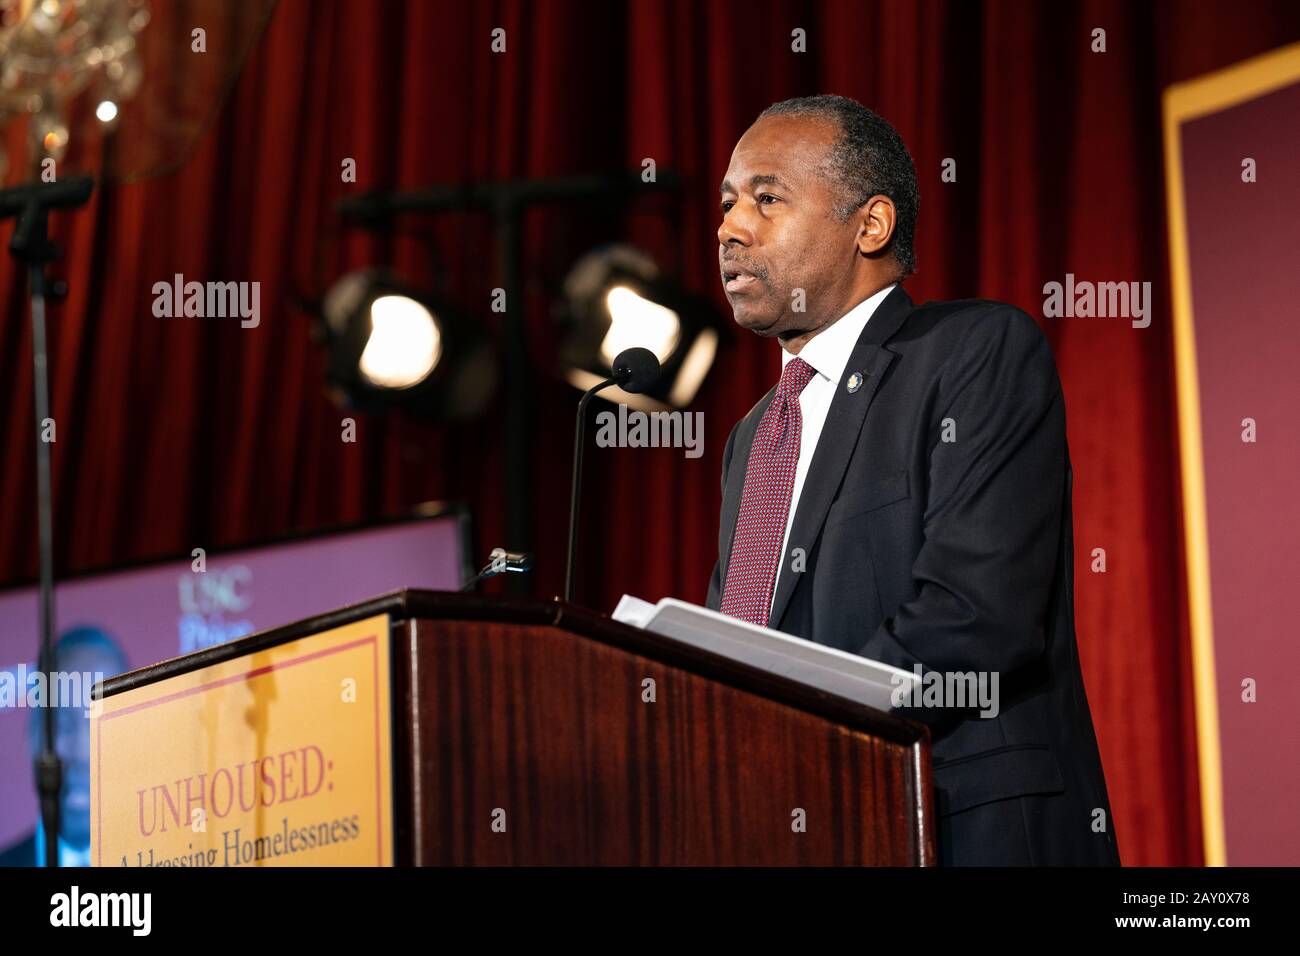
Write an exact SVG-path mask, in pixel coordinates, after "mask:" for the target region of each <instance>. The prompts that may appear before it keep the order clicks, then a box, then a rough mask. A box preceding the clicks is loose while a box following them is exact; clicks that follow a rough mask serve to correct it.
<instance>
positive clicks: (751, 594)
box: [722, 358, 817, 626]
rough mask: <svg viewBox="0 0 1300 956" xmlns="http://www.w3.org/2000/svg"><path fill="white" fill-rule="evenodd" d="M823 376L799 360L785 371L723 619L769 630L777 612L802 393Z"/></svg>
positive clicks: (760, 433)
mask: <svg viewBox="0 0 1300 956" xmlns="http://www.w3.org/2000/svg"><path fill="white" fill-rule="evenodd" d="M815 374H817V373H816V371H815V370H814V369H813V367H812V366H811V365H809V364H808V363H807V362H805V361H804V360H803V359H799V358H795V359H791V360H790V361H789V362H787V363H786V365H785V368H784V369H782V371H781V381H780V382H779V383H778V384H777V386H776V394H775V395H773V396H772V403H771V404H770V405H768V406H767V411H766V412H764V413H763V418H762V420H761V421H759V423H758V430H757V431H756V432H754V443H753V444H752V445H751V446H750V449H749V466H748V467H747V468H746V469H745V488H744V491H742V492H741V494H740V515H739V516H738V517H737V519H736V533H735V535H734V536H733V538H732V541H731V560H730V562H729V563H728V564H727V582H726V584H725V585H724V586H723V589H722V613H723V614H729V615H731V616H732V617H738V618H740V619H741V620H742V621H749V622H750V623H751V624H760V625H764V626H766V624H767V619H768V615H769V614H770V613H771V609H772V589H773V588H774V587H775V586H776V572H777V569H778V568H780V566H781V545H782V543H783V542H784V539H785V525H786V519H787V518H788V516H789V514H790V498H791V496H792V495H793V494H794V472H795V467H796V466H797V465H798V464H799V435H800V433H801V432H802V430H803V414H802V412H801V411H800V409H799V393H800V392H802V391H803V390H804V386H805V385H807V384H808V383H809V382H810V381H812V377H813V376H814V375H815Z"/></svg>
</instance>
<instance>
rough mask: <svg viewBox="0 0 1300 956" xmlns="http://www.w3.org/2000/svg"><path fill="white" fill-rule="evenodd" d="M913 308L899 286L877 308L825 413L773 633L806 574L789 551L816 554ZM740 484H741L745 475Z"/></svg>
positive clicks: (780, 579) (780, 582)
mask: <svg viewBox="0 0 1300 956" xmlns="http://www.w3.org/2000/svg"><path fill="white" fill-rule="evenodd" d="M912 309H913V305H912V300H911V298H910V297H909V296H908V294H907V293H906V292H905V291H903V287H902V286H897V287H896V288H895V289H894V291H893V292H891V293H890V294H889V295H888V296H886V297H885V301H884V302H882V303H880V305H879V306H878V307H877V309H876V312H875V314H874V315H872V317H871V319H870V320H869V321H868V322H867V324H866V327H865V328H864V329H863V330H862V334H861V335H860V336H859V337H858V342H857V345H855V346H854V348H853V354H852V355H851V356H850V358H849V362H848V365H847V366H846V367H845V369H844V375H843V376H842V378H841V381H840V383H839V384H838V385H837V386H836V391H835V397H834V398H832V399H831V407H830V411H828V412H827V414H826V423H825V425H823V426H822V431H821V437H820V438H819V439H818V441H817V450H816V451H815V452H814V454H813V459H812V464H811V465H810V466H809V468H808V476H807V478H805V479H804V486H803V490H802V491H801V492H800V494H799V507H798V510H797V511H796V512H795V516H794V524H793V525H792V526H791V528H790V539H789V540H788V541H787V542H786V547H785V554H784V555H783V556H782V561H781V572H780V573H779V574H778V576H777V586H776V600H775V602H774V603H773V606H772V614H771V617H770V618H769V619H768V627H773V628H775V627H776V626H777V625H779V624H780V622H781V617H782V615H783V614H785V609H786V607H787V606H788V605H789V604H790V598H791V596H792V595H793V594H794V591H795V589H796V588H797V587H798V586H799V582H800V581H801V580H802V579H803V574H800V573H795V572H791V571H790V570H789V560H788V557H789V555H790V552H791V551H792V549H794V548H803V549H804V553H805V554H807V553H809V552H811V551H812V546H813V544H814V543H815V542H816V540H817V537H818V535H820V534H821V529H822V525H823V524H825V523H826V512H827V511H829V510H830V506H831V502H832V501H833V500H834V498H835V495H836V493H837V492H838V491H839V487H840V482H841V481H842V480H843V478H844V472H845V469H847V468H848V464H849V459H850V458H852V456H853V450H854V448H856V447H857V443H858V437H859V436H860V435H861V434H862V424H863V422H865V421H866V418H867V410H868V409H869V408H870V407H871V401H872V399H873V398H874V397H875V394H876V390H877V389H878V388H879V387H880V383H881V381H882V380H883V379H884V377H885V372H886V371H888V369H889V366H890V365H892V364H893V362H894V360H895V359H896V358H897V357H898V356H897V355H896V354H895V353H893V352H891V351H889V350H888V349H885V348H882V347H881V346H882V344H883V343H885V342H887V341H888V340H889V339H890V337H892V336H893V334H894V333H895V332H897V331H898V329H899V328H900V327H901V326H902V324H903V321H904V320H905V319H906V318H907V316H908V315H909V314H910V313H911V311H912ZM854 372H859V373H861V374H862V375H863V376H864V379H863V383H862V386H861V387H860V388H859V389H858V390H857V391H856V392H850V391H849V390H848V389H847V387H846V382H847V381H848V378H849V376H851V375H852V374H853V373H854ZM755 430H757V429H756V428H755V429H753V430H751V431H750V433H749V439H750V442H752V440H753V437H754V431H755ZM745 449H746V451H745V458H746V463H748V458H749V442H747V443H746V446H745ZM730 478H731V476H730V475H728V485H730V484H731V480H730ZM740 481H741V483H742V484H743V482H744V474H743V471H742V473H741V477H740ZM728 491H730V488H728ZM739 503H740V497H739V493H737V496H736V511H737V512H738V511H739V507H740V504H739ZM731 527H732V529H733V530H734V528H735V515H733V516H732V519H731ZM728 541H730V538H729V539H728ZM728 555H730V545H728ZM724 580H725V579H724Z"/></svg>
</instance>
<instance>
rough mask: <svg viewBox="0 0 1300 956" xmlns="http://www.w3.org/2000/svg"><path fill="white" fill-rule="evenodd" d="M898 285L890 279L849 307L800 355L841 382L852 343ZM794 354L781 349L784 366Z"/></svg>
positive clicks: (828, 377) (827, 376)
mask: <svg viewBox="0 0 1300 956" xmlns="http://www.w3.org/2000/svg"><path fill="white" fill-rule="evenodd" d="M896 285H897V283H891V284H889V285H887V286H885V287H884V288H883V289H881V290H880V291H879V292H877V293H875V294H874V295H872V296H869V297H867V298H865V299H863V300H862V301H861V302H859V303H858V304H857V305H855V306H854V307H853V308H851V309H849V311H848V312H846V313H844V315H843V316H841V317H840V318H839V320H838V321H836V322H832V323H831V324H830V325H828V326H826V328H824V329H822V330H821V331H820V332H818V333H817V334H816V335H814V336H813V337H812V338H810V339H809V340H808V341H807V342H805V343H804V346H803V348H802V349H800V350H799V355H798V357H799V358H801V359H803V360H804V361H805V362H807V363H808V364H809V365H811V366H812V367H813V368H814V369H816V371H817V374H818V375H820V376H821V377H822V378H824V379H826V380H828V381H829V382H830V383H831V384H832V385H838V384H839V383H840V378H841V377H843V375H844V367H845V366H846V365H848V364H849V356H850V355H852V354H853V347H854V346H855V345H857V344H858V337H859V336H861V335H862V330H863V329H865V328H866V327H867V320H868V319H870V318H871V316H872V315H873V314H874V313H875V311H876V309H877V308H879V306H880V303H881V302H884V301H885V297H886V296H888V295H889V293H890V292H892V291H894V287H895V286H896ZM792 358H795V356H794V355H792V354H790V353H789V352H787V351H786V350H785V349H784V348H782V349H781V367H782V368H785V366H786V363H787V362H789V361H790V360H791V359H792Z"/></svg>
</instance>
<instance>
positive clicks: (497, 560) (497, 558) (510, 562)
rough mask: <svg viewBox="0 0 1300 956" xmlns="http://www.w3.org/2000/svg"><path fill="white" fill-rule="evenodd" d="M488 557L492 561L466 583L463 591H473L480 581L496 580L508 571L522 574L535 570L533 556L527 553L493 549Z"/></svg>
mask: <svg viewBox="0 0 1300 956" xmlns="http://www.w3.org/2000/svg"><path fill="white" fill-rule="evenodd" d="M488 557H489V558H490V559H491V560H489V561H488V563H487V564H485V565H484V566H483V570H482V571H480V572H479V573H478V574H476V575H474V576H473V577H472V578H470V579H469V580H468V581H466V582H465V585H464V587H462V588H461V590H462V591H472V590H474V588H475V587H477V586H478V583H479V582H480V581H483V580H486V579H487V578H494V577H496V576H497V575H498V574H501V573H503V572H506V571H514V572H518V573H522V572H524V571H531V570H532V569H533V556H532V555H531V554H529V553H528V552H527V551H507V550H506V549H505V548H493V549H492V552H491V554H489V555H488Z"/></svg>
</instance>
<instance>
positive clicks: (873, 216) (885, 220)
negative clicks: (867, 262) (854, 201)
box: [855, 196, 897, 258]
mask: <svg viewBox="0 0 1300 956" xmlns="http://www.w3.org/2000/svg"><path fill="white" fill-rule="evenodd" d="M855 216H856V218H857V220H858V252H860V253H862V254H863V255H864V256H871V257H873V258H874V257H875V256H878V255H880V254H881V253H882V252H884V251H885V250H886V249H887V248H889V241H890V240H891V239H892V238H893V237H894V223H895V222H896V221H897V218H896V217H897V210H896V209H895V207H894V201H893V200H892V199H890V198H889V197H888V196H872V197H871V198H870V199H868V200H867V201H866V202H864V203H863V204H862V205H861V206H859V207H858V211H857V213H856V214H855Z"/></svg>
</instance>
